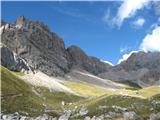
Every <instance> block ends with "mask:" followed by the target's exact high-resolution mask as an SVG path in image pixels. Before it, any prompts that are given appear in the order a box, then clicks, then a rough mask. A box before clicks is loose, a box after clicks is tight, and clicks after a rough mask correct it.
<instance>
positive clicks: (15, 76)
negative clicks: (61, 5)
mask: <svg viewBox="0 0 160 120" xmlns="http://www.w3.org/2000/svg"><path fill="white" fill-rule="evenodd" d="M0 34H1V45H0V46H1V119H2V120H160V52H143V51H139V52H135V53H132V54H131V55H130V56H129V57H128V59H126V60H123V61H121V62H120V63H119V64H117V65H111V64H109V63H106V62H103V61H101V60H100V59H98V58H96V57H92V56H88V55H87V54H86V53H85V52H84V51H83V50H82V49H81V48H79V47H78V46H75V45H72V46H70V47H68V48H66V47H65V44H64V41H63V39H62V38H61V37H60V36H58V35H57V34H56V33H54V32H51V30H50V28H49V27H48V26H46V25H45V24H43V23H42V22H40V21H32V20H29V19H26V18H25V17H24V16H20V17H19V18H18V19H17V21H16V22H15V23H6V22H5V21H2V23H1V28H0ZM75 39H76V38H75Z"/></svg>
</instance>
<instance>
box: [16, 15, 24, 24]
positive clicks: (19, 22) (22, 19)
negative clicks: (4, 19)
mask: <svg viewBox="0 0 160 120" xmlns="http://www.w3.org/2000/svg"><path fill="white" fill-rule="evenodd" d="M25 21H26V18H25V17H24V16H19V17H18V19H17V21H16V24H17V25H23V24H24V23H25Z"/></svg>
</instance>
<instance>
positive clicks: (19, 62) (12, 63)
mask: <svg viewBox="0 0 160 120" xmlns="http://www.w3.org/2000/svg"><path fill="white" fill-rule="evenodd" d="M1 64H2V65H3V66H5V67H6V68H8V69H10V70H13V71H22V72H34V71H33V69H32V68H31V67H30V66H29V65H28V64H27V63H26V61H25V60H24V59H22V58H20V57H17V56H16V54H14V53H13V52H12V51H11V50H10V49H9V48H7V47H5V46H3V45H1Z"/></svg>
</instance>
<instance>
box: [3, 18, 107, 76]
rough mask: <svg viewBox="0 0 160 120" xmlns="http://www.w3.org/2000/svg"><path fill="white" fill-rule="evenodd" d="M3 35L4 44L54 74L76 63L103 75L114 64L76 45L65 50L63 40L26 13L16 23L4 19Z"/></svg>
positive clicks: (35, 65)
mask: <svg viewBox="0 0 160 120" xmlns="http://www.w3.org/2000/svg"><path fill="white" fill-rule="evenodd" d="M1 38H2V43H3V44H5V45H6V46H7V47H8V48H9V49H10V50H11V51H13V52H14V53H16V54H17V55H18V56H20V57H21V58H23V59H24V60H26V61H27V63H28V64H29V65H30V66H32V68H34V69H38V70H40V71H42V72H44V73H46V74H48V75H50V76H52V75H53V76H64V74H65V73H67V72H69V71H70V69H72V68H74V66H78V67H80V68H83V69H85V70H87V71H88V72H90V73H93V74H99V73H101V72H102V71H107V70H108V67H109V66H110V65H108V64H105V63H103V62H100V60H99V59H97V58H92V57H88V56H87V55H86V54H85V53H84V52H83V51H82V50H81V49H80V48H78V47H76V46H71V47H69V48H68V49H65V46H64V42H63V40H62V39H61V38H60V37H59V36H58V35H57V34H56V33H53V32H51V31H50V29H49V28H48V27H47V26H46V25H44V24H43V23H41V22H39V21H30V20H26V18H24V17H23V16H20V17H19V18H18V19H17V21H16V23H15V24H6V23H5V22H3V24H2V26H1ZM97 64H98V65H97Z"/></svg>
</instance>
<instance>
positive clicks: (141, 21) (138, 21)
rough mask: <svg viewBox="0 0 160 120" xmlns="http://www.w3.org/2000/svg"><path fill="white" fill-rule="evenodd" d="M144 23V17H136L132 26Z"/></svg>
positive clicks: (139, 25) (140, 25)
mask: <svg viewBox="0 0 160 120" xmlns="http://www.w3.org/2000/svg"><path fill="white" fill-rule="evenodd" d="M144 24H145V19H144V18H142V17H140V18H138V19H137V20H136V21H134V22H133V26H134V27H136V28H137V27H138V28H139V27H142V26H143V25H144Z"/></svg>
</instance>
